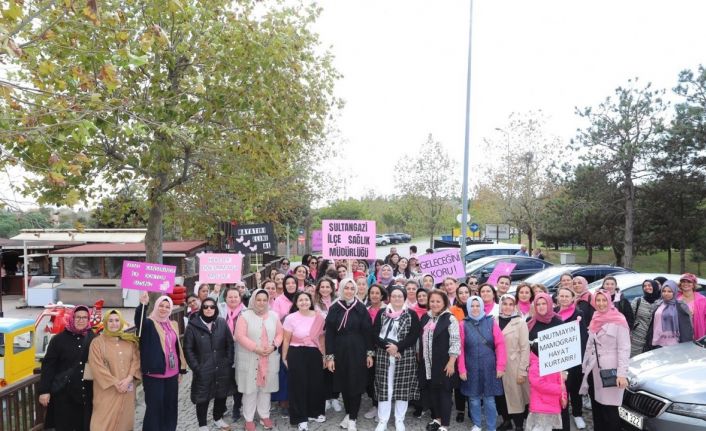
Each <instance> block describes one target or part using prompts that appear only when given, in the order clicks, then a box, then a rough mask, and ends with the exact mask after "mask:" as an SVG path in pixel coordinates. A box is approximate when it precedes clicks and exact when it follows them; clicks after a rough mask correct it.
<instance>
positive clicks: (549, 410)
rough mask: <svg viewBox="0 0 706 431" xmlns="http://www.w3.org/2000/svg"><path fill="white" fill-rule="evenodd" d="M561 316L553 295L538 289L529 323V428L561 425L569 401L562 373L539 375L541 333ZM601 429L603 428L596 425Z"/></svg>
mask: <svg viewBox="0 0 706 431" xmlns="http://www.w3.org/2000/svg"><path fill="white" fill-rule="evenodd" d="M562 323H564V322H562V321H561V318H560V317H559V316H558V315H557V314H556V313H555V312H554V308H553V305H552V297H551V296H549V294H548V293H544V292H541V291H540V292H538V293H536V296H535V298H534V303H533V304H532V319H531V320H530V321H529V323H528V324H527V329H529V341H530V360H529V363H530V365H529V373H528V376H529V384H530V404H529V412H530V413H529V416H527V423H526V424H525V429H526V430H527V431H549V430H551V429H555V428H561V427H562V422H561V411H562V409H564V408H565V407H566V405H567V404H568V398H567V394H566V387H565V386H564V377H563V376H562V374H563V373H562V372H556V373H551V374H547V375H544V376H540V375H539V345H538V342H537V338H538V337H539V333H540V332H542V331H544V330H547V329H550V328H553V327H555V326H558V325H561V324H562ZM596 429H600V428H596Z"/></svg>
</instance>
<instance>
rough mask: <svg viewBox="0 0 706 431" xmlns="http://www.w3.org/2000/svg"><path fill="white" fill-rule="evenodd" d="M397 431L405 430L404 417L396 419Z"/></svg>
mask: <svg viewBox="0 0 706 431" xmlns="http://www.w3.org/2000/svg"><path fill="white" fill-rule="evenodd" d="M395 431H405V426H404V419H403V420H398V419H395Z"/></svg>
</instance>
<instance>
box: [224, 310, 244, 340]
mask: <svg viewBox="0 0 706 431" xmlns="http://www.w3.org/2000/svg"><path fill="white" fill-rule="evenodd" d="M241 311H243V303H242V302H241V303H240V304H238V306H237V307H235V309H234V310H233V309H230V308H227V307H226V312H227V313H228V314H227V316H226V323H227V324H228V328H230V333H231V334H234V333H235V321H236V320H237V319H238V316H240V312H241Z"/></svg>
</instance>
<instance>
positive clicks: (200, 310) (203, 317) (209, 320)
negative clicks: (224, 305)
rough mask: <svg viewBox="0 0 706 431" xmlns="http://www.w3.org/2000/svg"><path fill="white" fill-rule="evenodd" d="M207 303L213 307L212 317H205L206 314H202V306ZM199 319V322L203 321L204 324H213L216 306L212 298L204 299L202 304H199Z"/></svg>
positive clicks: (216, 313)
mask: <svg viewBox="0 0 706 431" xmlns="http://www.w3.org/2000/svg"><path fill="white" fill-rule="evenodd" d="M207 303H211V304H212V305H213V306H214V307H215V310H214V313H213V316H206V314H205V313H204V312H203V311H204V306H205V305H206V304H207ZM199 317H200V318H201V320H203V321H204V322H206V323H211V322H213V321H214V320H216V318H217V317H218V304H216V300H215V299H213V298H206V299H204V300H203V302H202V303H201V309H199Z"/></svg>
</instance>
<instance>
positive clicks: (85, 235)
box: [11, 229, 147, 243]
mask: <svg viewBox="0 0 706 431" xmlns="http://www.w3.org/2000/svg"><path fill="white" fill-rule="evenodd" d="M146 233H147V229H84V230H81V231H79V230H76V229H22V230H21V231H20V234H19V235H16V236H14V237H12V238H11V239H13V240H19V241H69V242H83V243H88V242H119V243H124V242H142V241H144V240H145V234H146Z"/></svg>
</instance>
